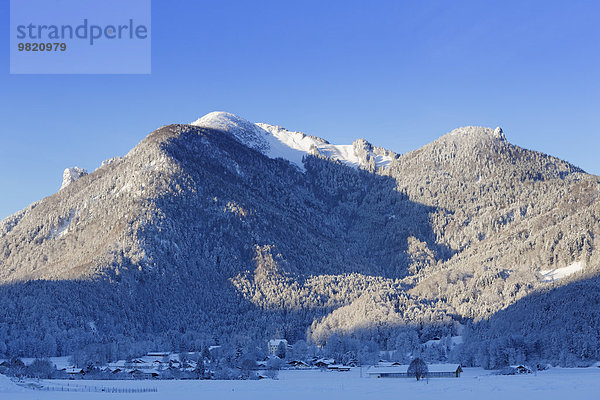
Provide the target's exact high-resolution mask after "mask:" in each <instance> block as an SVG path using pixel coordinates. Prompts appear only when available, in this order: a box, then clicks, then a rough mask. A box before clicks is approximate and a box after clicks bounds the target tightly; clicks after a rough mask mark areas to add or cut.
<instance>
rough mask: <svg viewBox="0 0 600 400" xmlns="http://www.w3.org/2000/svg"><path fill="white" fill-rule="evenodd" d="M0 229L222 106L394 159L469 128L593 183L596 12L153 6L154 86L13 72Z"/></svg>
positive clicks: (7, 84)
mask: <svg viewBox="0 0 600 400" xmlns="http://www.w3.org/2000/svg"><path fill="white" fill-rule="evenodd" d="M0 4H1V5H0V15H1V16H2V23H1V24H0V32H1V33H2V36H3V37H4V38H5V40H3V41H2V42H1V44H0V47H1V48H0V62H1V64H2V65H3V70H2V73H1V74H0V121H1V126H0V169H1V171H2V172H1V173H0V188H1V189H0V193H1V195H0V218H2V217H4V216H7V215H9V214H11V213H13V212H15V211H17V210H19V209H21V208H23V207H25V206H27V205H28V204H29V203H31V202H33V201H36V200H38V199H40V198H42V197H44V196H47V195H50V194H52V193H54V192H55V191H56V190H57V189H58V188H59V187H60V183H61V179H62V178H61V177H62V171H63V169H64V168H65V167H68V166H74V165H77V166H80V167H83V168H86V169H88V170H90V171H91V170H93V169H95V168H96V167H97V166H98V165H99V164H100V163H101V161H102V160H104V159H106V158H109V157H113V156H117V155H123V154H125V153H126V152H127V151H128V150H129V149H130V148H132V147H133V146H134V145H135V144H136V143H138V142H139V141H140V140H141V139H142V138H143V137H144V136H145V135H146V134H148V133H149V132H151V131H152V130H153V129H155V128H157V127H159V126H161V125H165V124H169V123H181V122H183V123H185V122H189V121H192V120H194V119H196V118H198V117H199V116H201V115H204V114H206V113H208V112H210V111H214V110H225V111H230V112H233V113H236V114H239V115H241V116H243V117H245V118H247V119H249V120H251V121H256V122H259V121H264V122H269V123H274V124H279V125H283V126H284V127H287V128H288V129H293V130H302V131H304V132H307V133H310V134H313V135H317V136H321V137H323V138H326V139H328V140H329V141H331V142H333V143H350V142H351V141H352V140H353V139H355V138H357V137H364V138H366V139H367V140H369V141H371V142H372V143H374V144H376V145H381V146H385V147H387V148H390V149H393V150H395V151H397V152H402V153H403V152H407V151H410V150H413V149H416V148H418V147H420V146H422V145H424V144H426V143H428V142H430V141H432V140H434V139H436V138H437V137H439V136H441V135H442V134H444V133H446V132H448V131H450V130H452V129H453V128H456V127H459V126H464V125H483V126H490V127H495V126H497V125H500V126H502V127H503V129H504V132H505V133H506V136H507V138H508V139H509V140H510V141H511V142H513V143H515V144H517V145H520V146H523V147H527V148H532V149H536V150H540V151H543V152H546V153H549V154H552V155H556V156H558V157H560V158H563V159H566V160H568V161H571V162H572V163H574V164H576V165H578V166H580V167H582V168H584V169H585V170H587V171H588V172H591V173H596V174H600V157H599V156H598V154H599V151H598V150H599V149H600V129H599V126H600V29H599V28H598V18H599V16H600V2H597V1H585V2H584V1H560V2H558V1H494V2H487V1H481V0H478V1H410V2H408V1H406V2H402V1H389V2H385V1H369V2H367V1H361V2H352V1H314V2H313V1H298V2H292V1H289V2H288V1H272V2H265V1H259V0H252V1H172V0H171V1H166V0H165V1H163V0H154V1H153V2H152V74H151V75H145V76H135V75H91V76H86V75H58V76H57V75H9V74H8V69H9V60H8V49H7V46H8V34H9V32H8V15H9V13H8V1H7V0H2V1H1V2H0Z"/></svg>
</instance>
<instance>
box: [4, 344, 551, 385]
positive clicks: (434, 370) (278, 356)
mask: <svg viewBox="0 0 600 400" xmlns="http://www.w3.org/2000/svg"><path fill="white" fill-rule="evenodd" d="M267 350H268V355H267V356H266V357H264V358H261V359H258V360H253V359H245V360H242V361H240V360H238V362H237V367H228V366H226V365H224V364H225V362H224V359H223V358H222V352H223V349H222V346H219V345H214V346H209V347H207V348H206V349H205V350H204V351H203V352H195V353H187V352H180V353H175V352H148V353H146V354H145V355H143V356H140V357H132V358H130V359H127V360H119V361H114V362H108V363H106V364H105V365H98V363H92V362H90V363H89V364H88V365H87V366H81V365H79V366H77V365H76V363H75V362H74V358H73V357H53V358H50V359H44V360H40V359H31V358H29V359H27V358H24V359H19V358H13V359H10V360H0V374H4V375H7V376H12V377H14V378H17V379H27V378H41V379H68V380H150V379H160V380H172V379H187V380H189V379H203V380H239V379H250V380H260V379H277V377H278V373H279V371H281V370H320V371H323V372H333V373H345V372H349V371H350V370H351V369H360V376H361V377H364V378H377V379H379V378H413V379H414V378H416V379H417V380H419V379H424V378H427V379H429V378H460V376H461V373H462V372H463V367H462V366H461V365H460V364H453V363H429V364H428V363H426V362H425V361H423V360H421V359H420V358H414V359H413V360H412V362H411V363H410V364H406V363H402V362H399V361H393V360H384V359H380V360H379V361H378V362H375V363H372V364H368V365H365V364H361V363H360V362H359V361H358V360H357V359H347V360H345V362H340V361H339V360H336V359H334V358H327V357H318V356H310V357H306V358H303V359H300V358H294V357H291V356H290V353H291V346H290V345H289V344H288V342H287V340H285V339H271V340H269V341H268V342H267ZM536 369H541V367H540V366H536ZM531 372H532V369H531V368H529V367H527V366H524V365H516V366H512V367H508V368H507V369H505V370H504V371H503V372H502V373H503V374H505V375H514V374H527V373H531Z"/></svg>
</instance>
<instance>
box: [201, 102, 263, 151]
mask: <svg viewBox="0 0 600 400" xmlns="http://www.w3.org/2000/svg"><path fill="white" fill-rule="evenodd" d="M191 125H194V126H199V127H202V128H208V129H216V130H220V131H225V132H228V133H230V134H232V135H233V136H234V137H235V138H236V139H237V140H239V141H240V142H242V143H244V144H245V145H247V146H248V147H251V148H253V149H255V150H258V151H260V152H261V153H265V154H266V152H268V150H269V147H270V146H269V143H268V142H267V138H266V132H265V131H264V130H263V129H261V128H260V127H258V126H256V125H255V124H253V123H252V122H250V121H248V120H245V119H244V118H242V117H239V116H237V115H235V114H232V113H229V112H225V111H214V112H211V113H208V114H206V115H205V116H203V117H201V118H198V119H197V120H196V121H194V122H192V123H191Z"/></svg>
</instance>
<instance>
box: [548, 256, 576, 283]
mask: <svg viewBox="0 0 600 400" xmlns="http://www.w3.org/2000/svg"><path fill="white" fill-rule="evenodd" d="M584 268H585V261H576V262H574V263H573V264H571V265H569V266H567V267H563V268H554V269H544V270H541V271H540V274H541V275H542V282H552V281H555V280H559V279H562V278H566V277H567V276H569V275H573V274H574V273H576V272H579V271H583V270H584Z"/></svg>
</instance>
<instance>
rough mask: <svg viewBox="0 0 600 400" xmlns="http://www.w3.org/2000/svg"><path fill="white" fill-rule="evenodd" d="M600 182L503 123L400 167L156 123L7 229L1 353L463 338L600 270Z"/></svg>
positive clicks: (279, 135) (450, 139) (382, 157)
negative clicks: (410, 335) (556, 271)
mask: <svg viewBox="0 0 600 400" xmlns="http://www.w3.org/2000/svg"><path fill="white" fill-rule="evenodd" d="M246 134H247V136H246ZM285 146H288V147H289V149H290V151H288V150H286V147H285ZM299 154H300V155H302V156H301V157H299ZM299 162H300V163H301V164H299ZM599 188H600V184H599V180H598V177H595V176H592V175H589V174H586V173H584V172H583V171H581V170H580V169H578V168H576V167H574V166H572V165H570V164H568V163H567V162H564V161H561V160H558V159H556V158H553V157H550V156H547V155H544V154H541V153H537V152H534V151H529V150H525V149H521V148H519V147H517V146H514V145H512V144H510V143H509V142H508V141H507V140H506V138H505V136H504V134H503V133H502V131H501V130H500V129H496V130H491V129H487V128H478V127H467V128H460V129H457V130H454V131H452V132H451V133H449V134H447V135H445V136H443V137H441V138H440V139H438V140H437V141H435V142H433V143H431V144H428V145H426V146H424V147H423V148H421V149H418V150H416V151H414V152H411V153H408V154H405V155H398V154H395V153H393V152H391V151H389V150H385V149H381V148H377V147H374V146H372V145H370V144H369V143H367V142H366V141H364V140H357V141H355V142H354V144H353V145H348V146H336V145H331V144H329V143H328V142H326V141H324V140H323V139H319V138H315V137H312V136H308V135H304V134H302V133H299V132H290V131H287V130H285V129H283V128H281V127H273V126H271V125H267V124H251V123H249V122H248V121H244V120H243V119H241V118H239V117H236V116H233V115H231V114H227V113H216V114H215V113H213V114H209V116H207V117H204V118H201V119H200V120H198V121H196V122H195V123H194V125H169V126H165V127H162V128H160V129H158V130H157V131H155V132H153V133H151V134H150V135H149V136H148V137H146V138H145V139H144V140H143V141H142V142H140V144H139V145H138V146H136V147H135V148H134V149H133V150H131V152H129V153H128V154H127V155H126V156H124V157H122V158H117V159H113V160H111V162H108V163H106V164H103V166H102V167H100V168H99V169H97V170H96V171H94V172H92V173H90V174H88V175H84V174H81V177H79V178H78V179H76V180H74V181H73V182H72V183H70V184H68V185H66V186H65V187H63V188H62V189H61V190H59V191H58V192H57V193H56V194H54V195H52V196H50V197H47V198H45V199H42V200H40V201H38V202H37V203H34V204H32V205H31V206H29V207H28V208H26V209H24V210H23V211H21V212H19V213H17V214H15V215H13V216H11V217H9V218H7V219H5V220H4V221H2V223H0V281H1V282H2V286H0V292H1V293H0V333H1V335H0V339H3V340H0V353H5V354H7V355H16V354H27V355H54V354H56V353H60V354H68V353H69V352H72V351H73V350H74V349H76V348H78V347H81V346H84V345H86V344H89V343H113V342H127V343H136V346H141V347H142V348H155V349H156V348H177V349H187V350H195V349H196V348H198V347H200V346H204V345H206V344H214V343H215V342H216V341H219V340H221V341H222V340H228V341H232V342H243V343H248V342H252V341H263V339H264V338H266V337H272V336H274V335H281V336H284V337H286V338H287V339H288V340H289V341H290V342H294V341H296V340H299V339H308V340H309V341H315V342H316V343H319V344H323V343H326V342H327V341H328V339H329V338H330V337H331V335H333V334H336V335H337V336H340V335H341V336H349V337H354V338H358V339H361V340H362V341H363V342H365V341H367V342H369V343H375V344H377V345H378V346H379V347H380V348H382V349H385V348H387V349H393V348H394V346H396V344H397V343H398V342H399V341H400V340H401V338H404V337H405V336H406V332H407V330H409V331H413V332H416V334H418V335H419V340H421V341H426V340H428V339H431V338H432V337H433V336H440V335H446V334H456V333H457V330H458V328H459V326H460V325H461V324H463V325H464V324H468V323H469V321H474V322H475V323H477V322H478V321H479V320H481V319H482V318H488V317H490V316H494V318H502V316H503V315H509V314H506V313H505V314H502V313H497V312H498V311H499V310H501V309H503V308H505V307H506V306H509V305H511V304H516V303H518V302H519V301H520V299H522V298H523V297H525V296H528V295H530V294H535V293H536V291H538V290H545V288H548V287H553V286H554V287H556V286H560V285H561V284H563V283H568V282H570V281H573V280H577V279H580V278H582V277H584V276H585V277H592V278H593V277H594V276H596V271H597V268H598V265H599V264H600V262H599V259H598V257H599V253H598V250H597V249H598V245H599V244H600V243H598V239H596V237H597V233H598V229H599V227H600V224H599V221H600V220H599V218H598V217H599V215H600V214H599V212H598V211H600V210H598V208H599V204H600V203H599V202H598V193H599ZM575 262H580V264H577V265H582V266H585V267H584V268H583V272H578V273H575V274H574V275H571V276H569V277H566V278H563V279H562V280H560V281H556V282H547V279H546V281H545V280H544V279H542V275H541V274H540V271H541V270H549V269H553V268H562V267H566V266H569V265H571V264H573V263H575ZM569 271H571V270H569ZM563 275H564V274H563ZM563 275H560V276H563ZM556 276H558V275H556ZM556 297H560V296H556ZM517 306H518V304H516V305H515V307H517ZM555 310H559V308H556V309H555ZM523 312H527V311H526V310H524V311H523ZM477 326H480V325H477ZM482 329H483V328H481V329H479V332H481V331H482ZM591 329H592V330H593V329H596V334H598V331H597V327H596V325H594V326H593V327H592V328H591ZM242 332H243V333H242ZM472 337H473V338H475V335H472ZM473 343H482V342H481V341H480V340H479V341H477V340H475V339H473ZM473 346H475V345H473ZM482 346H483V345H482ZM469 351H470V353H469V354H472V353H473V351H474V350H472V349H471V350H469ZM465 354H466V353H465ZM544 356H545V357H548V358H552V357H554V356H556V357H558V355H556V354H555V355H554V356H553V355H552V354H550V355H547V354H546V355H544ZM465 357H466V355H465Z"/></svg>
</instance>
